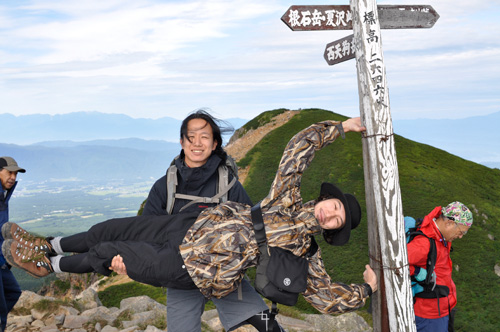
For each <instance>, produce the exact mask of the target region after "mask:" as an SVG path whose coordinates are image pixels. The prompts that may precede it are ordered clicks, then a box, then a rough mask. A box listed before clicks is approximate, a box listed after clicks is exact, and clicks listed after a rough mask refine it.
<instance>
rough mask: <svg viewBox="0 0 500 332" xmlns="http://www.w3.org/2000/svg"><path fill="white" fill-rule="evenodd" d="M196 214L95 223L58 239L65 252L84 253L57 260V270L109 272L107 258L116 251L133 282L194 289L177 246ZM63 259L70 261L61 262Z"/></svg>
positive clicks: (109, 259)
mask: <svg viewBox="0 0 500 332" xmlns="http://www.w3.org/2000/svg"><path fill="white" fill-rule="evenodd" d="M197 217H198V213H197V212H196V213H181V214H176V215H165V216H136V217H129V218H117V219H110V220H108V221H105V222H102V223H99V224H96V225H94V226H92V227H91V228H90V229H89V230H88V231H87V232H83V233H79V234H75V235H72V236H68V237H65V238H63V239H62V240H61V247H62V249H63V250H64V251H65V252H77V253H84V254H83V255H77V256H70V257H67V258H66V257H65V258H63V259H61V269H62V270H63V271H65V272H76V273H78V272H81V271H82V266H85V265H87V264H88V265H89V269H92V270H93V271H96V272H98V273H100V274H104V275H109V273H110V272H111V271H110V270H109V267H110V266H111V260H112V258H113V257H114V256H116V255H118V254H119V255H121V256H122V257H123V261H124V263H125V266H126V267H127V274H128V275H129V276H130V277H131V278H132V279H134V280H136V281H139V282H143V283H147V284H150V285H153V286H164V287H175V288H179V289H192V288H196V287H195V285H194V283H193V282H192V280H191V278H190V277H189V274H188V273H187V271H186V270H185V268H184V267H183V265H184V262H183V260H182V257H181V256H180V254H179V245H180V244H181V242H182V239H183V238H184V235H185V234H186V232H187V230H188V229H189V228H190V227H191V226H192V225H193V223H194V222H195V221H196V218H197ZM66 259H67V260H68V262H70V261H71V260H72V263H71V264H68V263H67V262H66V263H65V262H64V260H66ZM72 266H73V267H74V268H72Z"/></svg>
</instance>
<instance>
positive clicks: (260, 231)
mask: <svg viewBox="0 0 500 332" xmlns="http://www.w3.org/2000/svg"><path fill="white" fill-rule="evenodd" d="M250 212H251V215H252V222H253V229H254V233H255V240H256V241H257V245H258V246H259V252H260V257H259V263H258V264H259V265H260V264H263V265H266V269H267V264H269V258H270V257H269V248H268V246H267V237H266V227H265V225H264V219H263V218H262V210H261V209H260V202H259V203H257V204H255V205H254V206H252V208H251V210H250ZM265 279H267V277H266V278H265ZM267 282H268V281H267V280H265V283H267ZM271 302H272V305H271V311H270V315H269V322H268V325H267V332H272V331H273V329H274V324H275V318H276V315H277V314H278V312H279V310H278V304H277V303H276V302H274V301H271Z"/></svg>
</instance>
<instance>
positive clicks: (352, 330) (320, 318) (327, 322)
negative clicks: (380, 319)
mask: <svg viewBox="0 0 500 332" xmlns="http://www.w3.org/2000/svg"><path fill="white" fill-rule="evenodd" d="M306 321H307V322H309V323H311V324H312V325H313V326H314V327H315V328H319V330H320V331H321V332H334V331H338V332H365V331H366V332H368V331H372V328H371V327H370V326H369V325H368V324H367V323H366V321H365V320H364V319H363V318H362V317H361V316H359V315H358V314H356V313H354V312H349V313H345V314H342V315H338V316H330V315H309V316H308V317H306Z"/></svg>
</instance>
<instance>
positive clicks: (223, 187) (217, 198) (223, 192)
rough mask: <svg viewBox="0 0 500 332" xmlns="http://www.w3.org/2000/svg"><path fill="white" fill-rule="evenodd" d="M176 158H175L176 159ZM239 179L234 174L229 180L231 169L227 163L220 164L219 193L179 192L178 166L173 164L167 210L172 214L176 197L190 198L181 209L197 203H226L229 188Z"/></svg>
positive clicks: (168, 186)
mask: <svg viewBox="0 0 500 332" xmlns="http://www.w3.org/2000/svg"><path fill="white" fill-rule="evenodd" d="M174 160H175V159H174ZM236 181H238V178H237V177H236V176H233V179H232V180H231V182H229V169H228V167H227V166H226V165H220V166H219V167H218V179H217V183H218V184H217V193H216V194H215V195H214V196H212V197H202V196H195V195H186V194H179V193H177V192H176V189H177V184H178V182H177V167H176V166H175V164H172V165H171V166H170V167H169V168H168V170H167V203H166V206H165V210H166V211H167V213H168V214H172V211H173V209H174V203H175V199H176V198H179V199H185V200H190V201H191V202H189V203H188V204H186V205H184V206H183V207H182V208H181V209H180V210H179V212H180V211H182V210H184V209H186V208H188V207H189V206H191V205H193V204H197V203H215V204H218V203H224V202H227V199H228V196H229V195H228V193H229V190H230V189H231V188H232V187H233V186H234V184H235V183H236Z"/></svg>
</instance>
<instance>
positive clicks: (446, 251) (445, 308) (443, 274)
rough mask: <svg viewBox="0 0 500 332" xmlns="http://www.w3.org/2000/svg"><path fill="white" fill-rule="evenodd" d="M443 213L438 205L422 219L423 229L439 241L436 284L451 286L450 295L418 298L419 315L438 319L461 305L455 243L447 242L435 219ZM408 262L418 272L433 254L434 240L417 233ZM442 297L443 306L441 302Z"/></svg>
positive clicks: (416, 311) (411, 268)
mask: <svg viewBox="0 0 500 332" xmlns="http://www.w3.org/2000/svg"><path fill="white" fill-rule="evenodd" d="M440 215H441V207H440V206H438V207H436V208H434V210H432V212H431V213H429V214H428V215H427V216H426V217H425V218H424V221H423V222H422V225H421V227H420V229H421V230H422V232H423V233H424V234H426V235H427V236H429V237H430V238H433V239H434V240H435V241H436V251H437V259H436V267H435V268H434V273H435V274H436V283H437V284H438V285H444V286H447V287H448V288H449V289H450V294H449V295H448V297H442V298H439V299H423V298H419V297H416V298H415V299H416V302H415V306H414V307H415V315H416V316H418V317H421V318H428V319H434V318H439V317H444V316H447V315H449V310H451V309H452V308H453V307H455V305H456V304H457V289H456V287H455V283H454V282H453V280H452V279H451V273H452V268H453V264H452V261H451V258H450V250H451V242H446V241H445V239H444V238H443V236H442V235H441V232H440V231H439V229H438V228H437V226H436V223H435V222H434V221H433V219H434V218H438V217H439V216H440ZM407 248H408V262H409V264H410V275H413V274H414V271H415V267H416V266H418V267H422V268H425V267H426V259H427V254H428V253H429V248H430V243H429V239H427V238H426V237H425V236H417V237H415V238H414V239H413V240H412V241H411V242H410V243H408V245H407ZM438 300H439V305H438Z"/></svg>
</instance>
